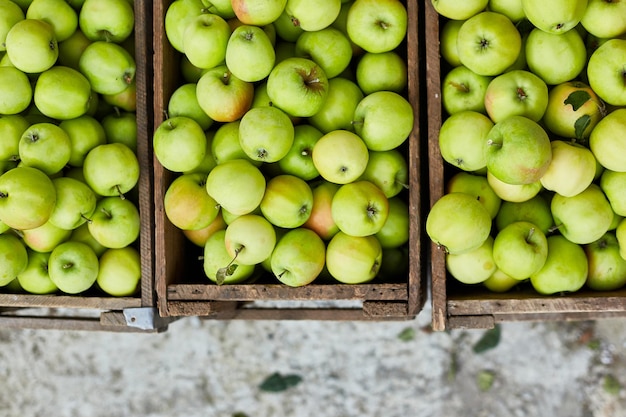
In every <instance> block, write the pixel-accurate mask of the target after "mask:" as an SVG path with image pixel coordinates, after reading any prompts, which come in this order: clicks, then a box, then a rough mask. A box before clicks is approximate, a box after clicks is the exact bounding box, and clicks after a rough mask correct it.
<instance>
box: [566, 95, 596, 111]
mask: <svg viewBox="0 0 626 417" xmlns="http://www.w3.org/2000/svg"><path fill="white" fill-rule="evenodd" d="M589 100H591V95H590V94H589V93H588V92H587V91H584V90H576V91H574V92H572V93H570V95H569V96H567V98H566V99H565V101H564V102H563V103H564V104H571V105H572V108H573V109H574V111H576V110H578V109H579V108H580V107H581V106H582V105H583V104H585V103H586V102H588V101H589Z"/></svg>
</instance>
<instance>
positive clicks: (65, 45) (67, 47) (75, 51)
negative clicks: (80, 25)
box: [57, 29, 91, 70]
mask: <svg viewBox="0 0 626 417" xmlns="http://www.w3.org/2000/svg"><path fill="white" fill-rule="evenodd" d="M90 43H91V41H90V40H89V39H87V37H86V36H85V34H84V33H83V32H82V31H81V30H80V29H76V30H75V31H74V33H72V34H71V35H70V37H69V38H67V39H65V40H64V41H63V42H59V57H58V58H57V64H58V65H63V66H65V67H70V68H74V69H75V70H77V69H79V67H78V63H79V62H80V56H81V55H82V54H83V51H84V50H85V48H86V47H87V46H88V45H89V44H90Z"/></svg>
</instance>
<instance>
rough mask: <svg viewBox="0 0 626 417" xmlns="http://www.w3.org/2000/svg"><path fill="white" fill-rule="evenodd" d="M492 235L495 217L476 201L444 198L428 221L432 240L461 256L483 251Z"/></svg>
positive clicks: (465, 196)
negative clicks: (475, 250)
mask: <svg viewBox="0 0 626 417" xmlns="http://www.w3.org/2000/svg"><path fill="white" fill-rule="evenodd" d="M490 232H491V216H490V215H489V212H488V211H487V209H486V208H485V206H484V205H483V204H482V203H480V202H479V201H478V200H477V199H476V197H474V196H473V195H470V194H465V193H450V194H444V195H443V196H442V197H441V198H440V199H438V200H437V201H436V202H435V203H434V204H433V205H432V207H431V208H430V211H429V212H428V216H427V218H426V233H427V234H428V237H429V238H430V239H431V240H432V241H433V242H434V243H436V244H437V246H438V247H439V248H441V249H442V250H444V251H445V252H446V253H452V254H458V253H463V252H469V251H471V250H474V249H476V248H478V247H480V246H481V245H482V244H483V243H484V242H485V239H487V237H488V236H489V234H490Z"/></svg>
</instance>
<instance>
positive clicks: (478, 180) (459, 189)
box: [445, 171, 502, 219]
mask: <svg viewBox="0 0 626 417" xmlns="http://www.w3.org/2000/svg"><path fill="white" fill-rule="evenodd" d="M445 192H446V193H465V194H470V195H473V196H475V197H476V199H477V200H478V201H479V202H480V203H481V204H483V205H484V206H485V208H486V209H487V211H488V212H489V215H490V216H491V218H492V219H494V218H495V217H496V216H497V215H498V213H499V212H500V206H501V205H502V199H501V198H500V197H499V196H498V194H496V192H495V191H494V190H493V188H491V185H489V181H488V180H487V176H485V175H477V174H472V173H469V172H465V171H461V172H457V173H456V174H454V175H453V176H452V177H451V178H450V179H449V180H448V182H447V183H446V189H445Z"/></svg>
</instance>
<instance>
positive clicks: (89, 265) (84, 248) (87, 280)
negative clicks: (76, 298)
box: [48, 240, 99, 294]
mask: <svg viewBox="0 0 626 417" xmlns="http://www.w3.org/2000/svg"><path fill="white" fill-rule="evenodd" d="M98 269H99V262H98V257H97V256H96V254H95V252H94V251H93V249H91V247H90V246H88V245H87V244H85V243H82V242H76V241H71V240H70V241H67V242H63V243H61V244H60V245H58V246H57V247H55V248H54V249H53V250H52V251H51V253H50V257H49V258H48V274H49V275H50V279H51V280H52V282H53V283H54V284H55V285H56V286H57V287H58V288H59V290H61V291H63V292H64V293H67V294H79V293H82V292H84V291H87V290H88V289H90V288H91V287H92V285H93V284H94V283H95V282H96V278H97V277H98Z"/></svg>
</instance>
